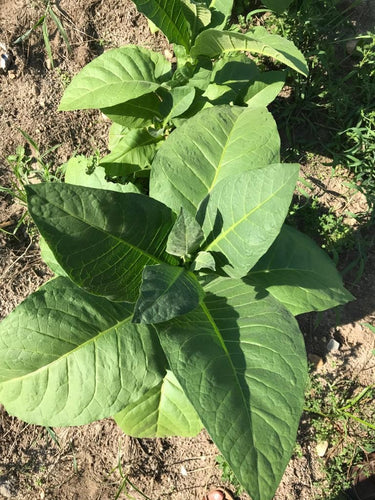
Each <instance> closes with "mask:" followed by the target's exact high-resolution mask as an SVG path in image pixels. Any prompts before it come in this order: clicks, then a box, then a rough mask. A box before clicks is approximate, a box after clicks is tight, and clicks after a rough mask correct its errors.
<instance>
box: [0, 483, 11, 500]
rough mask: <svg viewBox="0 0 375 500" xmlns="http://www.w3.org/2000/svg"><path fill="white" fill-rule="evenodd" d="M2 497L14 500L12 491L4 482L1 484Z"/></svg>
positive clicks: (0, 494) (0, 492) (0, 493)
mask: <svg viewBox="0 0 375 500" xmlns="http://www.w3.org/2000/svg"><path fill="white" fill-rule="evenodd" d="M0 496H3V497H5V498H12V496H13V494H12V490H11V488H10V486H9V484H8V483H6V482H4V483H1V484H0Z"/></svg>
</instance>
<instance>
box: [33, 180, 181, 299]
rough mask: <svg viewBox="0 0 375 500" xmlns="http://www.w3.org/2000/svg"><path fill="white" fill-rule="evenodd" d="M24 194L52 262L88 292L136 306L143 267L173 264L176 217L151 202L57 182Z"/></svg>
mask: <svg viewBox="0 0 375 500" xmlns="http://www.w3.org/2000/svg"><path fill="white" fill-rule="evenodd" d="M26 190H27V196H28V207H29V211H30V214H31V216H32V217H33V219H34V221H35V223H36V224H37V226H38V229H39V231H40V233H41V234H42V236H43V237H44V238H45V240H46V242H47V244H48V246H49V247H50V248H51V250H52V252H53V254H54V256H55V258H56V260H57V262H58V263H59V264H60V265H61V266H62V268H63V269H64V271H65V272H66V273H67V274H68V276H69V277H70V278H71V279H72V280H73V281H74V282H75V283H77V284H78V285H79V286H81V287H83V288H84V289H86V290H87V291H89V292H91V293H94V294H96V295H102V296H105V297H107V298H109V299H111V300H117V301H128V302H135V301H136V300H137V297H138V290H139V286H140V284H141V279H142V271H143V268H144V266H145V265H153V264H158V263H160V262H163V261H164V262H170V263H175V262H176V260H175V259H174V258H173V257H172V256H170V255H169V254H167V253H166V252H165V248H166V244H167V237H168V234H169V232H170V230H171V228H172V226H173V224H174V220H175V216H174V215H173V213H172V212H171V211H170V210H169V209H168V208H167V207H166V206H164V205H163V204H161V203H159V202H157V201H155V200H153V199H152V198H149V197H147V196H144V195H141V194H134V193H116V192H114V191H104V190H99V189H93V188H84V187H82V186H73V185H69V184H60V183H46V184H38V185H34V186H31V185H30V186H27V187H26Z"/></svg>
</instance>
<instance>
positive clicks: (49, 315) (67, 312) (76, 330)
mask: <svg viewBox="0 0 375 500" xmlns="http://www.w3.org/2000/svg"><path fill="white" fill-rule="evenodd" d="M132 312H133V311H132V307H131V306H129V304H125V303H114V302H110V301H108V300H106V299H103V298H101V297H95V296H94V295H91V294H88V293H87V292H85V291H83V290H82V289H80V288H78V287H76V286H75V285H74V284H73V283H72V282H71V281H70V280H68V279H66V278H62V277H60V278H56V279H54V280H52V281H49V282H48V283H47V284H46V285H44V286H43V287H42V288H40V289H39V290H38V291H37V292H35V293H33V294H32V295H30V296H29V297H28V298H27V299H26V300H25V301H24V302H22V304H21V305H19V306H18V307H17V308H16V309H15V310H14V311H13V312H12V313H11V314H10V315H9V316H8V317H7V318H6V319H5V320H3V321H2V322H1V323H0V401H1V403H2V404H4V406H5V407H6V409H7V411H8V412H9V413H10V414H12V415H16V416H17V417H19V418H21V419H23V420H25V421H26V422H30V423H34V424H39V425H48V426H65V425H81V424H86V423H89V422H92V421H93V420H97V419H100V418H104V417H108V416H110V415H113V414H114V413H116V412H118V411H120V410H121V409H122V408H124V406H126V405H128V404H130V403H132V402H135V401H137V400H138V399H139V398H140V397H142V396H143V395H144V394H145V393H146V392H147V391H148V390H150V389H151V388H152V387H155V385H156V384H158V383H159V382H160V381H161V380H162V379H163V376H164V373H165V366H166V361H165V357H164V355H163V353H162V351H161V348H160V345H159V342H158V341H157V336H156V334H155V331H154V330H153V328H152V327H147V326H143V325H142V326H140V325H134V324H132V323H131V317H132Z"/></svg>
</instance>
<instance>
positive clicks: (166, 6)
mask: <svg viewBox="0 0 375 500" xmlns="http://www.w3.org/2000/svg"><path fill="white" fill-rule="evenodd" d="M133 2H134V3H135V5H136V6H137V9H138V10H139V12H142V14H144V15H145V16H146V17H147V18H148V19H150V20H151V21H152V22H153V23H154V24H155V25H156V26H157V27H158V28H159V29H160V30H161V31H162V32H163V33H164V35H165V36H166V37H167V38H168V40H169V42H170V43H177V44H179V45H182V46H184V47H185V48H186V49H187V50H189V49H190V45H191V37H192V28H191V26H190V23H189V21H188V19H187V16H186V13H187V12H186V10H188V8H187V6H186V5H185V4H184V2H183V0H133Z"/></svg>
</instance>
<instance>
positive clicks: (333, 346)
mask: <svg viewBox="0 0 375 500" xmlns="http://www.w3.org/2000/svg"><path fill="white" fill-rule="evenodd" d="M339 349H340V344H339V343H338V342H337V340H335V339H331V340H330V341H329V342H328V344H327V351H328V352H333V351H338V350H339Z"/></svg>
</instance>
